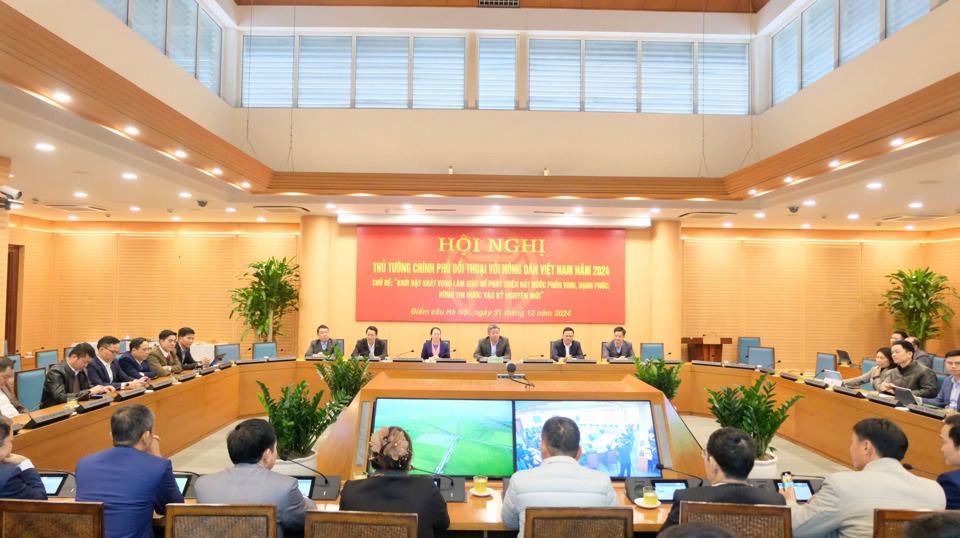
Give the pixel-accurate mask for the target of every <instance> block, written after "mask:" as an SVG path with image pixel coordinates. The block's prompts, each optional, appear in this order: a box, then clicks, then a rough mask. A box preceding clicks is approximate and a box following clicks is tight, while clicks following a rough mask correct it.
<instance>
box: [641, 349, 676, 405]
mask: <svg viewBox="0 0 960 538" xmlns="http://www.w3.org/2000/svg"><path fill="white" fill-rule="evenodd" d="M633 363H634V364H636V365H637V373H635V374H634V375H635V376H636V377H637V379H639V380H640V381H643V382H644V383H646V384H648V385H650V386H651V387H653V388H655V389H657V390H659V391H660V392H662V393H663V395H664V396H666V397H667V399H668V400H672V399H673V398H674V397H675V396H676V395H677V389H679V388H680V367H681V366H682V365H681V364H677V365H674V366H671V365H667V361H666V360H665V359H663V358H659V359H653V358H650V359H647V360H640V357H634V358H633Z"/></svg>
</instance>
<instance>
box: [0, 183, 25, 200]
mask: <svg viewBox="0 0 960 538" xmlns="http://www.w3.org/2000/svg"><path fill="white" fill-rule="evenodd" d="M0 192H2V193H3V195H4V196H6V197H7V198H10V199H11V200H19V199H20V197H21V196H23V191H21V190H17V189H14V188H13V187H11V186H10V185H3V186H0Z"/></svg>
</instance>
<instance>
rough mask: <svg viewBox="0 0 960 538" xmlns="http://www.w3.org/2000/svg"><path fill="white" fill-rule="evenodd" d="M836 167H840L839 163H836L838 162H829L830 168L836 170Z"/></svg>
mask: <svg viewBox="0 0 960 538" xmlns="http://www.w3.org/2000/svg"><path fill="white" fill-rule="evenodd" d="M838 166H840V161H838V160H836V159H834V160H832V161H830V168H836V167H838Z"/></svg>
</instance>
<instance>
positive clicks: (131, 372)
mask: <svg viewBox="0 0 960 538" xmlns="http://www.w3.org/2000/svg"><path fill="white" fill-rule="evenodd" d="M149 356H150V342H149V341H147V339H146V338H143V337H142V336H138V337H137V338H134V339H133V340H130V351H128V352H126V353H124V354H123V355H120V358H118V359H117V364H119V365H120V369H121V370H123V373H125V374H127V376H128V377H132V378H135V379H139V378H141V377H146V378H148V379H154V378H156V377H157V373H156V372H154V371H153V368H151V367H150V361H148V360H147V357H149Z"/></svg>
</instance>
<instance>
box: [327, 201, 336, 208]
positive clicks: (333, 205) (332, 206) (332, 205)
mask: <svg viewBox="0 0 960 538" xmlns="http://www.w3.org/2000/svg"><path fill="white" fill-rule="evenodd" d="M336 208H337V204H334V203H332V202H331V203H329V204H327V209H336Z"/></svg>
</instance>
